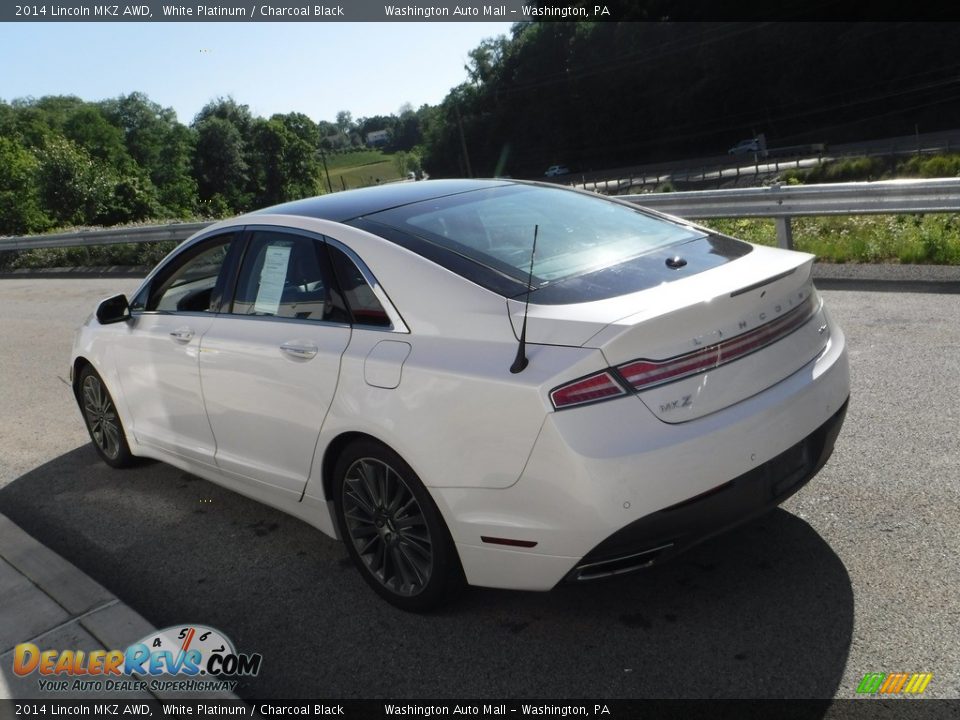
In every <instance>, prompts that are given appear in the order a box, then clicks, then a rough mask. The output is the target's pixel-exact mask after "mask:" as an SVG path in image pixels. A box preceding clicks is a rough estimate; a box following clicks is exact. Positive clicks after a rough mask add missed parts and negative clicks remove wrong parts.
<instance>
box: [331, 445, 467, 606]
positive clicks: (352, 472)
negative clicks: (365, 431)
mask: <svg viewBox="0 0 960 720" xmlns="http://www.w3.org/2000/svg"><path fill="white" fill-rule="evenodd" d="M334 482H335V498H334V500H335V504H336V512H337V522H338V523H339V525H340V534H341V536H342V537H343V539H344V542H345V543H346V545H347V551H348V552H349V553H350V556H351V557H352V558H353V561H354V563H355V564H356V565H357V567H358V568H359V569H360V573H361V574H362V575H363V577H364V579H365V580H366V581H367V583H369V584H370V586H371V587H372V588H373V589H374V590H375V591H376V592H377V593H378V594H379V595H380V596H381V597H383V598H384V599H386V600H387V601H388V602H390V603H392V604H393V605H396V606H397V607H399V608H402V609H403V610H410V611H415V612H422V611H425V610H429V609H431V608H435V607H437V606H439V605H441V604H443V603H445V602H448V601H449V600H450V599H451V598H452V596H453V595H455V594H456V592H457V591H459V590H460V588H461V587H462V586H463V584H464V580H463V571H462V569H461V567H460V560H459V558H458V557H457V554H456V550H455V549H454V546H453V541H452V539H451V538H450V533H449V531H448V530H447V526H446V524H445V523H444V522H443V518H442V517H441V515H440V511H439V510H437V507H436V505H435V504H434V502H433V499H432V498H431V497H430V494H429V493H428V492H427V490H426V488H425V487H424V486H423V483H421V482H420V479H419V478H418V477H417V476H416V474H415V473H414V472H413V470H412V469H411V468H410V466H409V465H407V464H406V463H405V462H404V461H403V459H402V458H401V457H400V456H399V455H397V454H396V453H395V452H393V451H392V450H390V449H388V448H386V447H384V446H383V445H380V444H378V443H375V442H372V441H360V442H356V443H353V444H352V445H350V446H348V447H347V448H346V449H345V450H344V452H343V453H342V454H341V455H340V458H339V459H338V461H337V465H336V468H335V470H334Z"/></svg>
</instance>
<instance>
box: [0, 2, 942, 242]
mask: <svg viewBox="0 0 960 720" xmlns="http://www.w3.org/2000/svg"><path fill="white" fill-rule="evenodd" d="M648 6H649V7H648ZM644 7H647V9H648V10H650V12H653V11H654V10H655V9H656V7H657V5H656V2H653V1H651V2H648V3H646V4H645V5H644ZM650 8H653V9H652V10H651V9H650ZM654 15H655V13H654ZM957 27H958V26H957V25H956V24H955V23H839V22H833V23H793V24H791V23H775V22H773V23H702V22H682V23H674V22H620V23H614V22H602V23H588V22H550V21H544V22H533V23H518V24H515V25H513V26H512V27H511V28H510V31H509V34H506V35H501V36H499V37H496V38H490V39H488V40H484V41H483V42H482V43H480V45H478V46H477V47H476V48H474V49H473V50H471V51H470V53H469V59H468V62H467V65H466V68H465V69H466V71H467V75H468V78H467V81H466V82H464V83H462V84H460V85H458V86H457V87H455V88H452V89H451V90H450V92H449V93H448V94H447V96H446V97H445V98H444V99H443V101H442V102H440V103H439V104H438V105H436V106H429V105H424V106H422V107H421V108H419V109H418V110H414V109H413V108H412V107H411V106H409V105H406V106H404V107H402V108H400V109H399V111H398V112H397V113H395V114H392V115H381V116H375V117H369V118H360V119H358V120H355V119H354V118H353V116H352V115H351V113H350V112H349V111H347V110H344V111H341V112H340V113H338V114H337V116H336V119H335V121H332V122H327V121H314V120H312V119H311V118H309V117H307V116H306V115H304V114H303V113H297V112H292V113H287V114H277V115H273V116H271V117H269V118H262V117H254V116H253V115H252V114H251V112H250V110H249V108H248V107H247V106H246V105H243V104H240V103H238V102H237V101H235V100H233V99H232V98H225V99H224V98H220V99H217V100H214V101H212V102H210V103H209V104H208V105H207V106H205V107H204V108H203V109H202V110H201V111H200V112H199V113H198V114H197V116H196V117H195V118H194V119H193V120H192V122H190V124H189V125H184V124H182V123H180V122H179V121H178V120H177V118H176V115H175V113H174V112H173V110H172V109H170V108H163V107H160V106H159V105H157V104H156V103H154V102H152V101H151V100H150V99H149V98H148V97H146V96H145V95H143V94H141V93H132V94H130V95H126V96H121V97H119V98H114V99H110V100H104V101H100V102H89V101H84V100H81V99H80V98H76V97H44V98H40V99H25V100H16V101H13V102H10V103H5V102H0V234H20V233H29V232H38V231H43V230H46V229H50V228H55V227H63V226H70V225H92V224H97V225H112V224H116V223H123V222H131V221H138V220H145V219H160V218H186V217H195V216H198V215H200V216H209V217H220V216H224V215H228V214H231V213H237V212H243V211H246V210H250V209H253V208H258V207H264V206H267V205H271V204H275V203H278V202H283V201H286V200H290V199H294V198H298V197H304V196H308V195H315V194H319V193H322V192H324V190H325V189H328V188H327V186H326V185H325V184H324V182H323V174H322V163H323V160H324V154H325V153H336V152H348V151H350V149H352V148H358V147H361V146H363V145H364V144H365V141H366V138H367V136H368V134H369V133H371V132H374V131H378V130H386V131H387V137H388V140H387V145H386V147H385V149H387V150H391V151H394V152H395V153H396V157H397V158H398V159H399V160H400V161H401V162H402V163H404V164H405V167H407V168H410V169H414V168H417V167H418V166H419V165H420V163H421V161H422V166H423V169H424V170H426V171H427V172H428V173H429V174H430V175H431V176H433V177H451V176H466V175H472V176H475V177H491V176H507V175H509V176H513V177H542V175H543V171H544V170H545V169H546V168H547V167H548V166H550V165H553V164H563V165H567V166H569V167H570V168H571V169H572V170H573V171H574V172H575V173H576V172H588V171H590V170H601V169H606V168H615V167H625V166H630V165H638V164H642V163H649V162H655V161H658V160H667V159H682V158H685V157H686V158H690V157H698V156H703V155H716V154H722V153H724V152H725V151H726V149H727V148H729V147H730V146H732V145H733V144H734V143H736V142H737V141H739V140H742V139H745V138H749V137H754V136H755V135H757V134H759V133H761V132H763V133H764V134H765V135H766V137H767V142H768V145H770V146H772V147H778V146H784V145H798V144H804V143H836V142H843V141H855V140H866V139H873V138H877V137H884V136H889V135H907V134H912V133H913V132H915V131H919V132H930V131H935V130H941V129H948V128H953V127H955V126H956V118H957V117H960V60H958V58H957V55H956V38H957Z"/></svg>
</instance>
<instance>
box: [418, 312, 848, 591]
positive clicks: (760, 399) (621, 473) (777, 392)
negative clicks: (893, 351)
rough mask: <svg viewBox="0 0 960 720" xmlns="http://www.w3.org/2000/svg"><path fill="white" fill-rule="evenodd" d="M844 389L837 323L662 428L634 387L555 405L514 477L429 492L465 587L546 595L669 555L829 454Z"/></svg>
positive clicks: (761, 505) (765, 501)
mask: <svg viewBox="0 0 960 720" xmlns="http://www.w3.org/2000/svg"><path fill="white" fill-rule="evenodd" d="M849 394H850V377H849V369H848V365H847V355H846V346H845V340H844V336H843V333H842V331H841V330H840V329H839V328H837V327H836V326H833V325H832V323H831V334H830V340H829V342H828V344H827V346H826V347H825V348H824V350H823V351H822V352H821V353H820V354H819V355H818V356H817V357H816V358H814V359H813V360H811V361H810V362H809V363H807V364H806V365H804V366H803V367H802V368H800V369H799V370H797V371H796V372H795V373H793V374H792V375H790V376H789V377H787V378H785V379H783V380H782V381H780V382H779V383H777V384H775V385H773V386H771V387H769V388H767V389H766V390H764V391H762V392H760V393H757V394H756V395H754V396H752V397H750V398H747V399H745V400H743V401H741V402H739V403H736V404H735V405H732V406H730V407H728V408H725V409H723V410H720V411H718V412H715V413H712V414H710V415H708V416H705V417H702V418H698V419H695V420H691V421H689V422H685V423H679V424H669V423H664V422H662V421H660V420H659V419H657V418H656V417H655V416H654V415H653V414H652V413H651V412H650V411H649V410H648V409H647V407H646V406H645V405H644V404H643V403H642V402H641V400H640V399H639V398H637V397H635V396H631V397H624V398H621V399H618V400H612V401H609V402H605V403H597V404H594V405H588V406H584V407H583V408H577V409H575V410H571V411H564V412H557V413H550V414H549V415H548V416H547V418H546V420H545V422H544V424H543V427H542V429H541V431H540V434H539V437H538V438H537V441H536V443H535V445H534V448H533V450H532V452H531V454H530V457H529V459H528V461H527V464H526V467H525V468H524V471H523V473H522V475H521V477H520V479H519V480H518V481H517V482H516V483H515V484H514V485H512V486H510V487H508V488H502V489H481V488H437V487H431V488H430V491H431V493H432V494H433V496H434V499H435V500H436V502H437V505H438V507H439V508H440V511H441V512H442V514H443V516H444V518H445V519H446V521H447V524H448V527H449V528H450V532H451V534H452V536H453V539H454V542H455V543H456V546H457V550H458V552H459V554H460V559H461V563H462V565H463V569H464V572H465V573H466V576H467V580H468V582H470V583H471V584H473V585H481V586H487V587H500V588H512V589H525V590H549V589H550V588H552V587H553V586H554V585H556V584H557V583H558V582H560V581H562V580H563V579H564V578H568V577H579V576H581V575H582V576H584V577H587V576H592V575H600V574H608V573H609V572H615V571H624V570H627V569H631V565H633V566H636V565H644V564H647V563H648V562H649V561H650V560H651V559H652V558H651V557H647V558H644V559H641V560H640V561H633V562H631V561H630V560H629V559H628V560H627V561H625V562H624V564H623V566H615V567H611V566H610V565H607V566H606V567H595V568H594V569H593V570H592V572H584V570H585V569H586V570H589V568H586V567H585V566H586V565H589V564H591V563H594V562H602V561H607V560H611V559H613V560H619V559H622V558H623V557H624V554H626V555H628V556H629V555H631V554H636V553H640V552H646V551H650V550H658V549H659V551H660V554H661V555H662V556H663V557H664V558H665V557H667V556H668V555H670V554H674V553H676V552H679V551H680V550H681V549H684V548H686V547H689V546H691V545H693V544H695V543H696V542H700V541H702V540H704V539H706V538H708V537H710V536H711V535H713V534H716V533H718V532H722V531H723V530H724V529H726V528H728V527H730V526H732V525H735V524H738V523H740V522H743V521H744V520H747V519H749V518H750V517H751V516H753V515H755V514H758V513H760V512H763V511H764V510H766V509H768V508H770V507H773V506H774V505H776V504H777V503H779V502H781V501H782V500H783V499H785V498H786V497H787V496H789V495H790V494H791V493H793V492H795V491H796V490H797V489H799V488H800V487H801V486H802V485H803V483H804V482H806V481H808V480H809V479H810V477H812V476H813V475H814V474H815V473H816V471H817V470H818V469H819V467H820V466H821V465H822V463H823V462H825V461H826V459H827V458H828V457H829V455H830V450H831V449H832V446H833V440H834V438H835V437H836V432H838V431H839V429H840V425H841V423H842V421H843V410H844V408H845V405H846V402H847V398H848V396H849ZM484 537H486V538H491V537H492V538H507V539H511V540H520V541H523V542H524V543H528V544H529V543H532V544H533V546H532V547H529V546H528V547H524V548H522V549H521V548H517V547H511V548H507V547H504V546H503V545H495V544H490V543H489V542H485V541H484V540H483V538H484ZM664 546H667V547H664ZM577 568H579V570H577Z"/></svg>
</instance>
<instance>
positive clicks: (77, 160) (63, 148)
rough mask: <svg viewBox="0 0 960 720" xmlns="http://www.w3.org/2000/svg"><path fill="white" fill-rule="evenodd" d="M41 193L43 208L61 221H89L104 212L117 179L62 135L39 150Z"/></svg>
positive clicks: (84, 223) (66, 223)
mask: <svg viewBox="0 0 960 720" xmlns="http://www.w3.org/2000/svg"><path fill="white" fill-rule="evenodd" d="M37 159H38V160H39V165H40V166H39V169H38V173H37V179H38V193H39V197H40V202H41V205H42V207H43V209H44V210H45V211H46V213H47V214H49V216H50V217H51V218H53V219H54V220H55V221H56V223H57V224H59V225H88V224H93V223H96V222H98V221H99V220H100V219H101V218H102V216H103V215H104V211H105V210H106V208H107V206H108V204H109V201H110V197H111V194H112V191H113V188H114V183H113V182H112V178H111V177H110V175H109V172H108V171H106V169H105V168H104V167H102V166H101V165H99V164H97V163H95V162H94V161H93V159H92V158H91V157H90V155H89V153H87V152H86V151H85V150H84V149H83V148H80V147H77V145H76V144H74V143H73V142H71V141H70V140H67V139H66V138H63V137H59V138H53V139H50V140H49V141H48V142H47V144H46V147H44V148H43V149H42V150H40V151H38V152H37Z"/></svg>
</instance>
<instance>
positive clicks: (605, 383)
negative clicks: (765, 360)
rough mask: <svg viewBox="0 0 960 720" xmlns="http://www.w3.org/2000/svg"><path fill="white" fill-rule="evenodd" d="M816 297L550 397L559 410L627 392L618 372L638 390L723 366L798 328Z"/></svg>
mask: <svg viewBox="0 0 960 720" xmlns="http://www.w3.org/2000/svg"><path fill="white" fill-rule="evenodd" d="M815 297H816V296H815V295H813V294H811V295H810V296H808V297H807V299H806V300H805V301H804V302H803V303H801V304H800V305H798V306H797V307H795V308H794V309H793V310H791V311H790V312H788V313H787V314H786V315H783V316H782V317H778V318H776V319H774V320H771V321H770V322H768V323H766V324H765V325H761V326H760V327H757V328H754V329H753V330H748V331H747V332H745V333H743V334H741V335H737V336H735V337H732V338H730V339H728V340H723V341H721V342H718V343H714V344H713V345H707V346H706V347H702V348H698V349H696V350H693V351H691V352H688V353H685V354H683V355H678V356H677V357H673V358H670V359H668V360H645V359H644V360H631V361H630V362H628V363H624V364H623V365H618V366H617V367H616V369H614V370H611V369H607V370H601V371H600V372H598V373H594V374H593V375H588V376H587V377H584V378H580V379H579V380H574V381H573V382H570V383H567V384H566V385H561V386H560V387H558V388H554V389H553V390H551V391H550V400H551V401H552V402H553V406H554V407H555V408H556V409H557V410H561V409H563V408H568V407H573V406H575V405H585V404H587V403H592V402H597V401H599V400H608V399H611V398H615V397H618V396H620V395H626V394H627V391H626V390H624V387H623V385H622V384H621V383H620V382H619V381H618V380H617V379H616V377H615V375H617V374H619V375H620V377H621V378H623V380H624V381H626V383H627V385H628V386H629V387H630V389H631V391H633V392H638V391H641V390H647V389H649V388H652V387H656V386H657V385H663V384H665V383H668V382H673V381H674V380H680V379H681V378H685V377H688V376H689V375H696V374H697V373H701V372H705V371H706V370H712V369H713V368H716V367H720V366H721V365H726V364H727V363H729V362H733V361H734V360H738V359H739V358H742V357H744V356H745V355H749V354H750V353H752V352H755V351H757V350H759V349H761V348H764V347H766V346H767V345H770V344H772V343H775V342H776V341H777V340H780V339H781V338H784V337H786V336H787V335H789V334H790V333H792V332H793V331H794V330H796V329H797V328H799V327H801V326H802V325H803V324H804V323H806V322H807V321H808V320H809V319H810V318H811V317H812V316H813V315H814V314H815V313H816V312H817V309H818V304H817V302H816V299H815Z"/></svg>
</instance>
